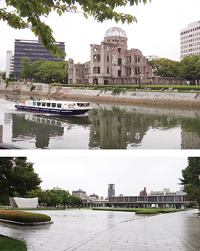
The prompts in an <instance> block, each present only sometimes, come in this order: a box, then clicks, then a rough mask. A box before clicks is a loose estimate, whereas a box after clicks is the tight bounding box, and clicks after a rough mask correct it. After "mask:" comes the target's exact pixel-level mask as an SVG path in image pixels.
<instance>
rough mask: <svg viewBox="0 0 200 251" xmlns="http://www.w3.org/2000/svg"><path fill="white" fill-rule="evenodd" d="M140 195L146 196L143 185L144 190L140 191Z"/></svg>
mask: <svg viewBox="0 0 200 251" xmlns="http://www.w3.org/2000/svg"><path fill="white" fill-rule="evenodd" d="M140 196H147V190H146V187H144V190H142V191H140Z"/></svg>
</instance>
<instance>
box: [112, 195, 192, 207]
mask: <svg viewBox="0 0 200 251" xmlns="http://www.w3.org/2000/svg"><path fill="white" fill-rule="evenodd" d="M109 203H111V204H112V207H127V208H133V207H136V208H137V207H138V208H144V207H146V208H151V207H158V208H167V207H172V208H181V209H183V208H185V207H186V204H187V203H189V202H188V201H187V200H186V195H154V196H112V197H109Z"/></svg>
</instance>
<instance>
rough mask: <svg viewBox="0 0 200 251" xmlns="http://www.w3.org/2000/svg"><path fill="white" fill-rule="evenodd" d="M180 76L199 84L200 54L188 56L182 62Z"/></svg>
mask: <svg viewBox="0 0 200 251" xmlns="http://www.w3.org/2000/svg"><path fill="white" fill-rule="evenodd" d="M180 76H181V77H183V78H186V79H187V80H190V81H193V82H195V80H196V81H197V84H198V82H199V79H200V56H199V55H198V56H187V57H184V58H183V59H182V60H181V62H180Z"/></svg>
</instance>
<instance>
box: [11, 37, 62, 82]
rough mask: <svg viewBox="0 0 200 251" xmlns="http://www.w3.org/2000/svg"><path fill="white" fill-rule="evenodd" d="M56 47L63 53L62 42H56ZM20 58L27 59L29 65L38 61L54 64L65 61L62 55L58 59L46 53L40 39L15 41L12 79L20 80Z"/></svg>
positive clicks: (48, 52)
mask: <svg viewBox="0 0 200 251" xmlns="http://www.w3.org/2000/svg"><path fill="white" fill-rule="evenodd" d="M56 45H57V46H58V48H60V49H61V50H63V51H65V43H64V42H57V43H56ZM22 57H28V58H29V59H30V61H31V63H33V62H34V61H38V60H48V61H55V62H61V61H63V60H65V55H64V53H63V55H62V56H61V57H60V58H59V59H58V58H57V56H55V57H54V56H53V55H52V54H51V52H50V51H47V50H46V48H45V47H44V46H42V44H41V40H40V37H39V38H38V40H22V39H15V54H14V78H20V71H21V69H22V66H21V60H22Z"/></svg>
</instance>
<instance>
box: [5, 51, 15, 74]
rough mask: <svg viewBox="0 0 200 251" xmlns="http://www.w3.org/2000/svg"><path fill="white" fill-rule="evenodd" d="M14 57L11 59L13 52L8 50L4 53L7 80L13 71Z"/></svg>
mask: <svg viewBox="0 0 200 251" xmlns="http://www.w3.org/2000/svg"><path fill="white" fill-rule="evenodd" d="M13 67H14V57H13V51H12V50H8V51H6V78H9V76H10V74H11V73H12V72H13V70H14V68H13Z"/></svg>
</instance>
